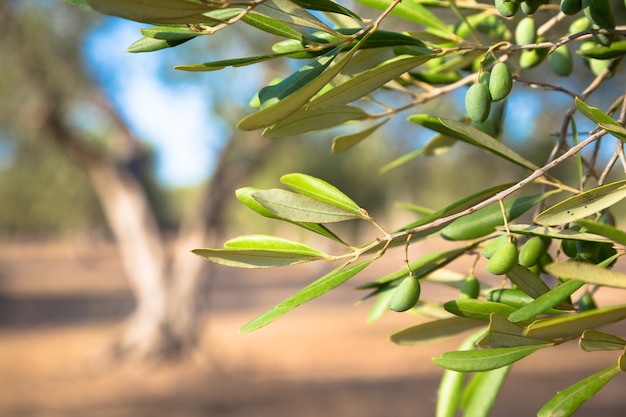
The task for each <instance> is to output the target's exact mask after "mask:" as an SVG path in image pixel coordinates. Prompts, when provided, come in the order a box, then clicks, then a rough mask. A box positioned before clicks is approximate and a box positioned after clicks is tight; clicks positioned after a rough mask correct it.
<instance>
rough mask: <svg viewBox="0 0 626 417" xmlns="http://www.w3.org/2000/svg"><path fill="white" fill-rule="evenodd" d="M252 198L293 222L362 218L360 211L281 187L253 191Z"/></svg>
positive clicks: (275, 213)
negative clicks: (356, 211) (357, 212)
mask: <svg viewBox="0 0 626 417" xmlns="http://www.w3.org/2000/svg"><path fill="white" fill-rule="evenodd" d="M252 198H254V199H255V200H256V201H257V202H258V203H259V204H261V205H262V206H263V207H265V208H266V209H268V210H269V211H270V212H271V213H273V214H274V215H275V216H278V217H280V218H283V219H286V220H289V221H293V222H304V223H335V222H342V221H346V220H354V219H361V218H363V216H362V215H361V214H360V213H359V214H355V213H354V212H351V211H346V210H344V209H343V208H339V207H337V206H335V205H331V204H328V203H325V202H322V201H319V200H316V199H313V198H311V197H307V196H305V195H302V194H298V193H294V192H291V191H286V190H281V189H271V190H259V191H255V192H254V193H252Z"/></svg>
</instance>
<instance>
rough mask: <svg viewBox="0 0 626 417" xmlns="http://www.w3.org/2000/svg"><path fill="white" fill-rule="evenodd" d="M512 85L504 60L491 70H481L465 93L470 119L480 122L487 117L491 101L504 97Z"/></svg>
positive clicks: (466, 107) (511, 78)
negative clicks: (477, 78) (477, 77)
mask: <svg viewBox="0 0 626 417" xmlns="http://www.w3.org/2000/svg"><path fill="white" fill-rule="evenodd" d="M512 87H513V76H512V75H511V71H510V70H509V67H508V66H507V65H506V64H505V63H504V62H498V63H497V64H495V65H494V66H493V68H492V69H491V72H483V73H482V74H481V76H480V79H479V81H478V82H477V83H475V84H472V86H470V88H469V89H468V90H467V93H466V94H465V110H466V111H467V115H468V116H469V117H470V119H472V121H474V122H477V123H482V122H484V121H485V120H487V117H489V112H490V111H491V102H493V101H500V100H503V99H504V98H506V96H508V95H509V93H510V92H511V88H512Z"/></svg>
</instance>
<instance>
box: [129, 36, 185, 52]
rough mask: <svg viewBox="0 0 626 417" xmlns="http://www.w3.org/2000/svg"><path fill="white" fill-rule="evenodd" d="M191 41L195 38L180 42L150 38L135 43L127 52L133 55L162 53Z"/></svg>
mask: <svg viewBox="0 0 626 417" xmlns="http://www.w3.org/2000/svg"><path fill="white" fill-rule="evenodd" d="M191 39H193V37H189V38H187V39H178V40H165V39H154V38H150V37H144V38H141V39H139V40H137V41H135V42H133V43H132V44H131V45H130V46H129V47H128V48H127V49H126V51H127V52H131V53H141V52H154V51H160V50H161V49H165V48H173V47H174V46H178V45H181V44H183V43H185V42H187V41H190V40H191Z"/></svg>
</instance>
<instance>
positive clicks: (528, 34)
mask: <svg viewBox="0 0 626 417" xmlns="http://www.w3.org/2000/svg"><path fill="white" fill-rule="evenodd" d="M536 41H537V23H536V22H535V19H534V18H532V17H525V18H523V19H522V20H520V21H519V23H518V24H517V26H516V27H515V43H517V44H518V45H528V44H531V43H535V42H536Z"/></svg>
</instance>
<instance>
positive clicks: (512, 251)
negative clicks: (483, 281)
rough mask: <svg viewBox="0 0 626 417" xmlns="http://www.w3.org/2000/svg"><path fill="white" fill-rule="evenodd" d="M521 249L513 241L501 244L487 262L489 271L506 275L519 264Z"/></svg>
mask: <svg viewBox="0 0 626 417" xmlns="http://www.w3.org/2000/svg"><path fill="white" fill-rule="evenodd" d="M518 257H519V251H518V250H517V245H516V244H515V243H513V242H507V243H505V244H504V245H502V246H500V247H499V248H498V250H496V252H495V253H494V254H493V256H492V257H491V259H489V261H488V262H487V271H489V272H490V273H492V274H494V275H504V274H506V273H507V272H509V271H511V270H512V269H513V268H514V267H515V265H517V262H518Z"/></svg>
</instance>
